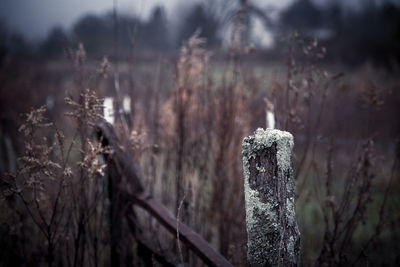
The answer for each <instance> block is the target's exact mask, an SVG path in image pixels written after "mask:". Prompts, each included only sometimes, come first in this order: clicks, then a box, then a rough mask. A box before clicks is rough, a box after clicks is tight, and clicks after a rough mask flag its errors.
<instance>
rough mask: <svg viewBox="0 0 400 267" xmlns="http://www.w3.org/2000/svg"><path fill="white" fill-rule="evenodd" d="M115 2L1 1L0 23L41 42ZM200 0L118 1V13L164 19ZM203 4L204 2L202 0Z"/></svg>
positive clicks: (262, 0)
mask: <svg viewBox="0 0 400 267" xmlns="http://www.w3.org/2000/svg"><path fill="white" fill-rule="evenodd" d="M113 1H114V0H0V19H1V20H2V21H3V22H5V23H6V25H7V26H9V27H10V28H11V29H12V30H16V31H18V32H20V33H22V34H24V35H25V36H26V37H27V38H28V39H30V40H35V39H40V38H43V37H44V36H45V35H46V34H47V32H48V31H49V30H50V29H51V28H52V27H54V26H56V25H61V26H63V27H64V28H67V29H68V28H69V27H70V26H71V25H72V24H73V23H74V22H76V21H77V19H79V17H81V16H82V15H84V14H86V13H89V12H90V13H97V14H101V13H104V12H107V11H109V10H111V9H112V7H113ZM199 1H200V0H164V1H163V0H117V3H118V7H119V9H121V10H123V11H124V12H128V13H133V14H136V15H139V16H141V17H142V18H146V17H148V15H149V14H150V11H151V10H152V8H153V7H154V6H155V5H157V4H160V5H163V6H164V7H165V9H166V11H167V15H168V17H169V18H171V16H170V15H171V14H172V13H173V12H174V11H176V10H178V9H179V6H178V3H185V4H186V5H187V4H189V3H195V2H199ZM203 1H204V0H203ZM292 1H293V0H257V1H255V3H257V4H258V5H259V6H260V7H263V6H267V5H272V6H275V7H277V8H282V7H284V6H286V5H287V4H288V3H290V2H292Z"/></svg>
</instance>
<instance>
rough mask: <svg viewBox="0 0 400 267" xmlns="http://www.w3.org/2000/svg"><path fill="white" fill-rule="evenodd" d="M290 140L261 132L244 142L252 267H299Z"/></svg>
mask: <svg viewBox="0 0 400 267" xmlns="http://www.w3.org/2000/svg"><path fill="white" fill-rule="evenodd" d="M292 149H293V136H292V135H291V134H290V133H288V132H284V131H279V130H273V129H267V130H263V129H261V128H259V129H257V130H256V131H255V133H254V135H252V136H248V137H246V138H244V139H243V170H244V190H245V201H246V225H247V234H248V241H247V245H248V253H247V258H248V261H249V263H250V265H251V266H298V265H299V264H300V232H299V230H298V227H297V222H296V218H295V210H294V193H295V192H294V178H293V169H292V159H291V155H292Z"/></svg>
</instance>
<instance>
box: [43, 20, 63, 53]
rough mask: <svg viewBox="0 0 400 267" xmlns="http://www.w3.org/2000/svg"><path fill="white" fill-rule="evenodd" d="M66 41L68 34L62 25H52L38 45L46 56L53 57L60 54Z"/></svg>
mask: <svg viewBox="0 0 400 267" xmlns="http://www.w3.org/2000/svg"><path fill="white" fill-rule="evenodd" d="M67 43H68V35H67V34H66V33H65V31H64V29H63V28H62V27H54V28H53V29H52V30H51V31H50V33H49V34H48V36H47V38H46V39H45V40H44V41H43V43H42V44H41V45H40V52H41V54H42V55H44V56H46V57H55V56H58V55H60V54H62V51H63V48H64V46H65V45H66V44H67Z"/></svg>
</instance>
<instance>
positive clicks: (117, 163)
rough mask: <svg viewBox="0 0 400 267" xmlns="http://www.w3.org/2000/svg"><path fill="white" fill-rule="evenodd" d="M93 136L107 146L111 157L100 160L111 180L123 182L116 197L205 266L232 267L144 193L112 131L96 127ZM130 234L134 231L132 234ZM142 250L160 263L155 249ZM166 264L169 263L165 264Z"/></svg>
mask: <svg viewBox="0 0 400 267" xmlns="http://www.w3.org/2000/svg"><path fill="white" fill-rule="evenodd" d="M97 134H98V138H99V140H100V141H101V142H102V145H103V146H109V147H110V148H111V150H112V151H113V152H112V153H108V154H105V155H104V157H105V159H106V161H107V162H108V163H109V164H111V166H112V169H113V171H111V173H112V175H113V176H117V175H118V177H112V179H115V180H117V181H118V183H117V184H121V182H120V181H122V180H123V181H124V183H123V184H124V188H121V187H119V188H118V190H120V191H122V192H119V193H120V194H123V195H124V198H125V199H126V200H127V201H132V203H133V204H136V205H138V206H140V207H141V208H143V209H144V210H146V211H147V212H148V213H149V214H150V215H151V216H153V217H154V218H155V219H157V220H158V222H159V223H160V224H161V225H163V226H164V227H165V228H166V229H167V230H168V231H169V232H170V233H171V234H176V233H177V231H179V237H180V238H179V239H180V241H181V242H182V243H183V244H185V245H186V246H187V247H188V248H189V249H191V250H192V251H193V252H194V253H195V254H196V255H197V256H198V257H199V258H200V259H201V260H202V261H203V262H204V263H205V264H207V265H208V266H232V264H231V263H230V262H229V261H228V260H227V259H226V258H225V257H223V256H222V255H221V254H220V253H219V252H218V251H216V250H215V249H214V248H213V247H212V246H211V245H210V244H209V243H208V242H207V241H206V240H204V239H203V238H202V237H201V236H200V235H199V234H197V233H196V232H195V231H193V230H192V229H191V228H190V227H189V226H187V225H186V224H184V223H181V222H179V224H178V221H177V219H176V218H175V216H174V215H173V214H172V213H171V212H170V211H169V210H168V209H167V208H166V207H165V206H164V205H163V204H162V203H160V202H159V201H157V200H156V199H154V198H153V197H152V196H150V195H148V194H147V193H145V192H144V189H143V186H142V183H141V180H140V177H139V174H138V172H137V171H136V168H135V166H134V163H133V162H132V160H131V159H130V157H129V156H128V154H127V152H126V151H124V149H123V147H122V145H121V142H120V140H119V138H118V136H117V135H116V133H115V131H114V128H113V127H112V126H111V125H110V124H108V123H100V124H98V125H97ZM132 214H133V207H132V213H128V221H129V222H130V224H131V226H132V228H134V225H133V223H134V219H132V218H131V217H129V216H132ZM177 225H178V229H177ZM133 232H135V231H134V230H133ZM133 234H135V233H133ZM138 241H139V242H141V243H143V244H148V242H146V241H145V240H143V237H138ZM146 249H147V250H150V251H151V253H154V255H157V257H158V258H159V259H160V260H161V261H162V260H163V255H162V253H161V252H159V251H156V249H154V248H152V247H151V246H150V245H146ZM156 259H157V258H156ZM168 262H170V261H169V260H168ZM164 263H165V262H164Z"/></svg>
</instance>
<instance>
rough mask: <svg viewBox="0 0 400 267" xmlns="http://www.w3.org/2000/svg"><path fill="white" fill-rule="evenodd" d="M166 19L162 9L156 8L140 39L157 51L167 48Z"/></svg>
mask: <svg viewBox="0 0 400 267" xmlns="http://www.w3.org/2000/svg"><path fill="white" fill-rule="evenodd" d="M167 30H168V28H167V19H166V15H165V11H164V8H163V7H161V6H156V7H155V8H154V9H153V11H152V14H151V16H150V20H149V22H148V23H147V24H146V25H145V26H144V29H143V34H142V37H143V39H144V41H145V43H146V44H148V45H149V46H150V47H153V48H157V49H165V48H167V47H168V32H167Z"/></svg>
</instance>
